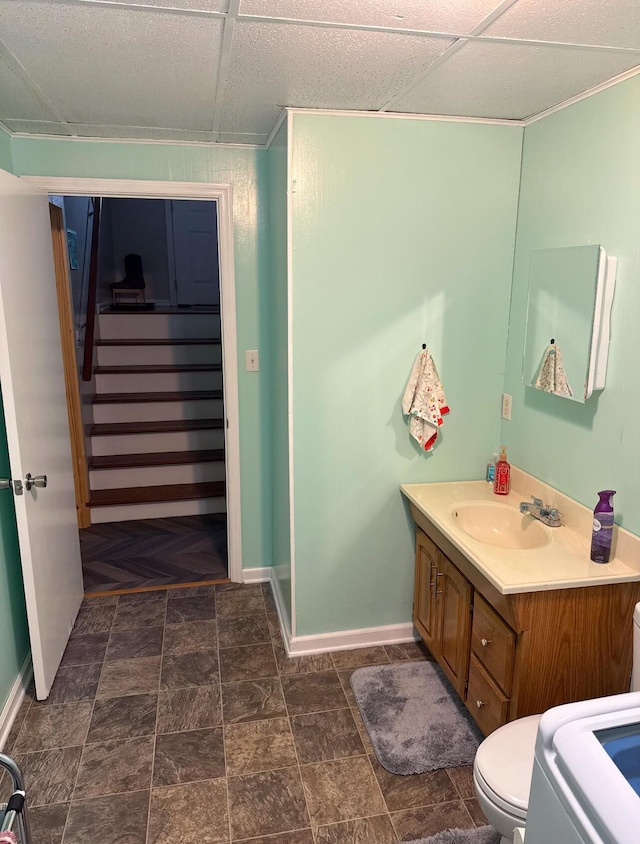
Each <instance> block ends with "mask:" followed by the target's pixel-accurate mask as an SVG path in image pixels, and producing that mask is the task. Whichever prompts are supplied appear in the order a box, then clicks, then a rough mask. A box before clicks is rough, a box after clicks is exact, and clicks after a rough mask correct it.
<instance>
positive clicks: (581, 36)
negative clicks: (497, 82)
mask: <svg viewBox="0 0 640 844" xmlns="http://www.w3.org/2000/svg"><path fill="white" fill-rule="evenodd" d="M482 34H483V35H499V36H503V37H506V38H526V39H531V40H536V41H562V42H566V43H570V44H600V45H603V46H610V47H632V48H635V49H639V48H640V7H639V6H638V0H562V2H561V3H558V2H557V0H545V2H541V0H518V2H517V3H516V4H515V6H511V8H509V9H507V11H506V12H505V13H504V14H503V15H501V16H500V17H499V18H498V19H497V20H496V21H495V22H494V23H493V24H491V26H490V27H488V28H487V29H486V30H485V31H484V32H483V33H482Z"/></svg>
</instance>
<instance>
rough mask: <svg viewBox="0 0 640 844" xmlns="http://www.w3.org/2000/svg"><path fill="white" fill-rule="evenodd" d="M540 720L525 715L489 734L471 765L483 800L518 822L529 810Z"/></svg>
mask: <svg viewBox="0 0 640 844" xmlns="http://www.w3.org/2000/svg"><path fill="white" fill-rule="evenodd" d="M540 717H541V716H540V715H528V716H527V717H525V718H519V719H518V720H517V721H511V722H510V723H508V724H505V725H504V726H502V727H500V728H499V729H497V730H496V731H495V732H494V733H491V735H489V736H487V738H486V739H485V740H484V741H483V742H482V744H481V745H480V747H479V748H478V752H477V753H476V758H475V761H474V763H473V771H474V775H475V778H476V782H477V784H478V786H479V787H480V788H481V789H482V791H483V792H484V794H485V796H486V798H487V799H488V800H490V801H491V802H492V803H493V804H494V805H495V806H497V807H498V808H499V809H501V810H502V811H504V812H506V813H507V814H509V815H511V816H513V817H515V818H519V819H521V820H522V821H524V820H525V819H526V817H527V809H528V807H529V790H530V788H531V776H532V774H533V757H534V753H535V745H536V734H537V732H538V723H539V722H540Z"/></svg>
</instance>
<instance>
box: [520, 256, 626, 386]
mask: <svg viewBox="0 0 640 844" xmlns="http://www.w3.org/2000/svg"><path fill="white" fill-rule="evenodd" d="M610 262H613V263H610ZM608 269H609V270H611V272H608V271H607V270H608ZM611 276H613V278H615V259H614V258H609V259H607V257H606V255H605V253H604V250H603V249H602V248H601V247H600V246H599V245H597V244H596V245H592V246H572V247H563V248H559V249H537V250H534V251H532V252H531V262H530V266H529V299H528V304H527V315H526V328H525V341H524V359H523V366H522V383H523V384H525V385H526V386H528V387H534V388H535V389H538V390H543V391H545V392H548V393H551V394H552V395H556V396H561V397H562V398H566V399H569V400H570V401H577V402H582V403H584V402H585V401H586V400H587V398H588V397H589V396H590V395H591V392H592V391H593V390H594V389H602V388H603V387H604V372H605V371H606V356H607V352H608V347H609V314H610V310H611V300H612V297H613V281H611ZM608 281H609V282H610V283H608ZM603 366H604V369H603Z"/></svg>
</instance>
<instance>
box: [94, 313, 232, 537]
mask: <svg viewBox="0 0 640 844" xmlns="http://www.w3.org/2000/svg"><path fill="white" fill-rule="evenodd" d="M99 337H100V339H99V340H98V341H97V344H96V346H97V356H98V365H97V368H96V370H95V380H96V393H95V396H94V397H93V418H94V423H95V424H93V425H92V426H91V428H90V431H89V435H90V439H91V451H90V453H91V455H92V456H91V458H90V459H89V485H90V489H91V493H90V499H89V507H90V509H91V522H92V523H93V524H97V523H100V522H120V521H129V520H133V519H153V518H166V517H169V516H193V515H198V514H203V513H224V512H225V511H226V499H225V462H224V406H223V398H222V349H221V345H220V311H219V308H217V307H211V308H208V309H206V310H204V309H202V308H199V309H198V310H193V311H188V310H182V311H178V312H176V311H173V312H168V311H147V312H138V313H136V312H126V311H125V312H120V313H102V314H100V316H99Z"/></svg>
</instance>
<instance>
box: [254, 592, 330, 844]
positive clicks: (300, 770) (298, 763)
mask: <svg viewBox="0 0 640 844" xmlns="http://www.w3.org/2000/svg"><path fill="white" fill-rule="evenodd" d="M263 600H264V593H263ZM265 608H266V602H265ZM271 650H272V651H273V658H274V660H275V663H276V671H277V672H278V679H279V681H280V687H281V688H282V700H283V702H284V708H285V712H286V713H287V724H288V725H289V733H290V734H291V741H292V743H293V752H294V753H295V757H296V763H297V768H298V776H299V777H300V785H301V786H302V796H303V797H304V805H305V809H306V810H307V817H308V819H309V828H310V829H311V837H312V838H313V840H314V842H316V841H317V836H316V833H315V827H314V824H313V818H312V817H311V810H310V809H309V800H308V799H307V789H306V788H305V786H304V779H303V776H302V765H301V764H300V756H299V755H298V748H297V747H296V739H295V736H294V734H293V724H292V722H291V718H292V717H293V716H292V715H291V713H290V712H289V704H288V703H287V697H286V695H285V693H284V687H283V686H282V674H281V671H280V665H279V663H278V658H277V656H276V649H275V645H274V641H273V637H272V638H271Z"/></svg>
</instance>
